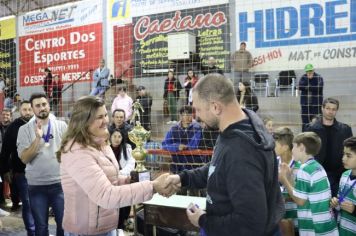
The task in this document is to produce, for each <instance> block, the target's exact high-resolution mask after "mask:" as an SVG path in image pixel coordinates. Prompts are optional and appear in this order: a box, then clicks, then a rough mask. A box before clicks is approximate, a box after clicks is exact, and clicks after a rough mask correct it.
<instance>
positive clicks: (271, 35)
mask: <svg viewBox="0 0 356 236" xmlns="http://www.w3.org/2000/svg"><path fill="white" fill-rule="evenodd" d="M236 26H237V27H236V29H237V30H236V34H237V35H236V39H237V42H236V44H237V48H239V45H240V42H242V41H245V42H246V43H247V50H249V51H250V52H251V53H252V55H253V57H254V70H255V71H280V70H286V69H302V68H304V66H305V65H306V64H308V63H312V64H313V65H314V66H315V67H317V68H335V67H352V66H356V60H355V59H356V0H338V1H334V0H327V1H320V0H295V1H284V0H278V1H268V4H266V1H265V0H251V1H244V2H240V3H236Z"/></svg>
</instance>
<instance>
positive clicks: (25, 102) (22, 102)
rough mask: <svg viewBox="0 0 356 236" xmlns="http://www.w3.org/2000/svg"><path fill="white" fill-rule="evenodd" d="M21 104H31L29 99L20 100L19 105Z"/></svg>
mask: <svg viewBox="0 0 356 236" xmlns="http://www.w3.org/2000/svg"><path fill="white" fill-rule="evenodd" d="M22 104H31V102H30V101H29V100H22V101H21V102H20V106H22Z"/></svg>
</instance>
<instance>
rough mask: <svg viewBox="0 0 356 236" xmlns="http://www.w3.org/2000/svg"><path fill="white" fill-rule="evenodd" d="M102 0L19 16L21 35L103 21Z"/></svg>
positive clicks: (91, 0) (90, 0)
mask: <svg viewBox="0 0 356 236" xmlns="http://www.w3.org/2000/svg"><path fill="white" fill-rule="evenodd" d="M102 18H103V12H102V0H89V1H80V2H76V3H70V4H64V5H61V6H56V7H51V8H46V9H44V10H42V11H32V12H29V13H26V14H24V15H20V16H19V17H18V25H19V36H24V35H31V34H39V33H45V32H51V31H56V30H63V29H67V28H71V27H76V26H82V25H89V24H93V23H99V22H102Z"/></svg>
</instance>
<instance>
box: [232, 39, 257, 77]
mask: <svg viewBox="0 0 356 236" xmlns="http://www.w3.org/2000/svg"><path fill="white" fill-rule="evenodd" d="M252 64H253V58H252V55H251V53H250V52H249V51H247V50H246V43H245V42H241V43H240V49H239V50H238V51H236V52H235V53H234V54H233V55H232V57H231V67H232V70H233V71H235V77H236V82H242V81H250V80H251V74H250V69H251V67H252Z"/></svg>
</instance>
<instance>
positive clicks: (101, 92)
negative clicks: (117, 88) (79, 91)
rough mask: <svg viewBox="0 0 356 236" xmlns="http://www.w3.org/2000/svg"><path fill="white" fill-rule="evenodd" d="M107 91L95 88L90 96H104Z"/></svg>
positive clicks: (102, 88) (103, 88)
mask: <svg viewBox="0 0 356 236" xmlns="http://www.w3.org/2000/svg"><path fill="white" fill-rule="evenodd" d="M105 91H106V88H105V87H95V88H93V89H92V90H91V92H90V95H91V96H97V95H98V96H104V94H105Z"/></svg>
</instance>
